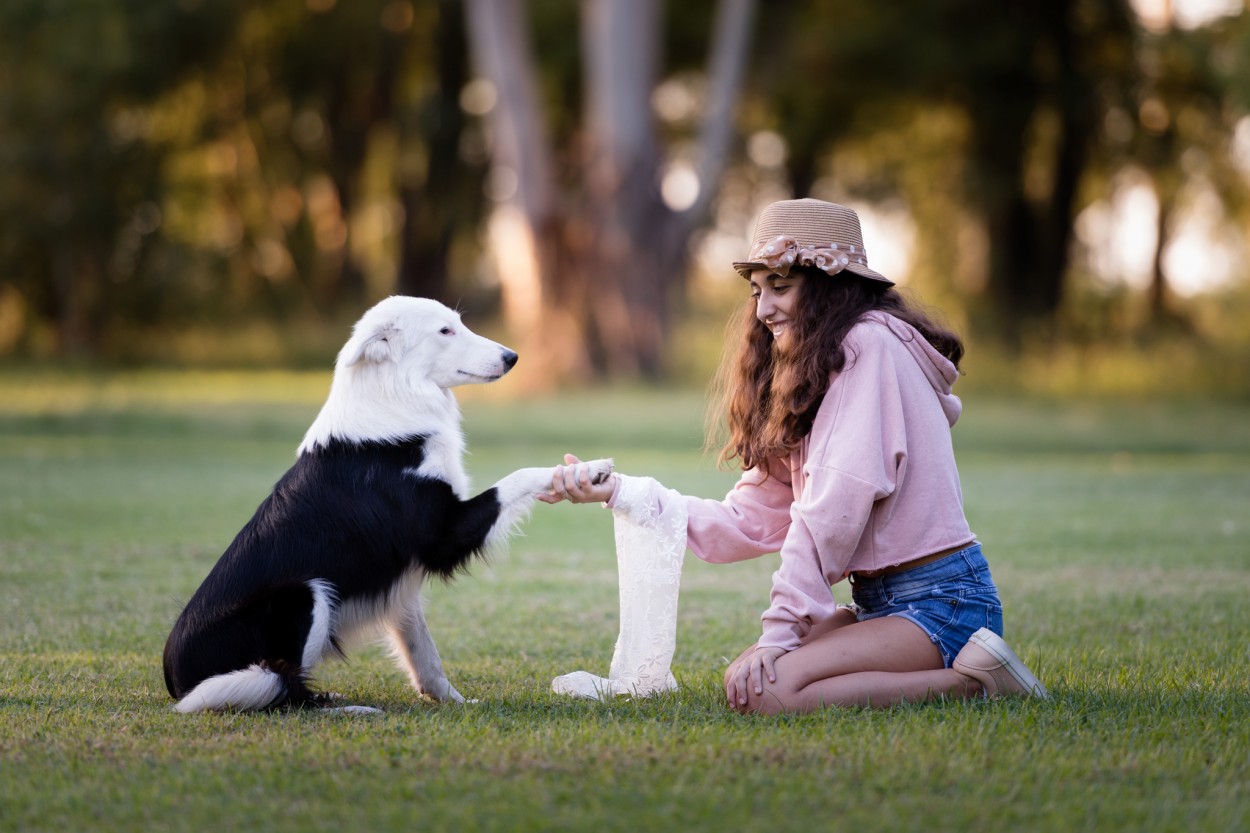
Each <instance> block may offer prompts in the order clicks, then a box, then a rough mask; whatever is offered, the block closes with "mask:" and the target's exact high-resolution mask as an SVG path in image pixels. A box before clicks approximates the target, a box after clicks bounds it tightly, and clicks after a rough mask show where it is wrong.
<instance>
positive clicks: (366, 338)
mask: <svg viewBox="0 0 1250 833" xmlns="http://www.w3.org/2000/svg"><path fill="white" fill-rule="evenodd" d="M398 337H399V330H397V329H396V328H395V327H393V326H390V325H387V326H384V327H381V328H379V329H377V330H374V331H373V332H371V333H357V334H356V335H354V336H353V337H352V340H351V341H350V342H348V345H347V350H346V353H347V355H346V356H345V357H344V358H345V361H344V362H343V366H344V367H351V366H352V365H354V364H358V363H360V362H362V361H363V362H371V363H373V364H381V363H382V362H387V361H392V360H393V359H394V358H395V356H396V354H397V353H398V351H399V345H398V343H397V339H398Z"/></svg>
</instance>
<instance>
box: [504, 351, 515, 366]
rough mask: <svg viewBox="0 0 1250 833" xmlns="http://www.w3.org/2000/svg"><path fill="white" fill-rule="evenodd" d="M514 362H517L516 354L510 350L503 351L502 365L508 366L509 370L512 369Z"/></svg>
mask: <svg viewBox="0 0 1250 833" xmlns="http://www.w3.org/2000/svg"><path fill="white" fill-rule="evenodd" d="M516 360H517V354H516V353H514V352H512V351H511V350H504V351H503V363H504V364H505V365H507V366H508V369H509V370H511V369H512V365H514V364H516Z"/></svg>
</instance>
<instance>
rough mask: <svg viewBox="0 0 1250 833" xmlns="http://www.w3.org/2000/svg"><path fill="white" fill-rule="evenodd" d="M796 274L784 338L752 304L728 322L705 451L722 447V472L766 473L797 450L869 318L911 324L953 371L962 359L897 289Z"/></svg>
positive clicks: (846, 275)
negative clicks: (875, 314)
mask: <svg viewBox="0 0 1250 833" xmlns="http://www.w3.org/2000/svg"><path fill="white" fill-rule="evenodd" d="M795 272H799V273H801V274H802V276H803V279H802V280H800V281H799V282H798V284H797V287H796V289H797V291H798V293H799V294H798V296H797V298H796V301H795V307H794V315H793V316H792V317H791V322H790V330H789V332H788V333H787V334H786V337H785V338H784V339H782V340H780V341H777V340H775V339H774V338H773V334H772V333H771V332H770V331H769V329H768V328H767V327H766V326H764V324H763V322H761V321H759V320H758V319H757V318H756V317H755V306H756V302H755V300H754V299H750V300H749V301H748V302H747V303H745V304H743V305H742V307H741V309H739V310H738V312H737V314H736V315H735V316H734V317H733V318H732V319H731V320H730V324H729V327H728V331H727V338H726V349H725V353H724V355H723V356H722V359H721V365H720V369H719V370H718V371H717V374H716V376H715V377H714V378H713V383H712V393H713V395H712V397H711V402H712V406H711V408H710V410H709V412H708V420H707V422H708V426H707V427H708V434H707V436H708V446H709V448H714V447H716V446H717V445H719V446H720V453H719V462H720V463H721V464H722V465H728V464H730V463H731V462H732V461H733V460H735V459H737V460H738V461H739V462H740V464H741V466H742V468H743V469H751V468H755V467H764V468H765V469H766V468H767V465H766V464H767V461H768V460H769V459H772V458H784V457H786V456H789V455H790V454H792V453H793V452H794V451H795V450H796V449H797V448H798V446H799V444H800V443H801V442H802V440H803V438H804V437H805V436H806V435H807V433H808V432H809V431H810V430H811V428H812V422H813V421H814V420H815V418H816V411H817V410H818V409H819V407H820V403H821V400H822V399H823V398H824V396H825V392H826V391H827V390H828V389H829V382H830V379H831V377H832V375H833V374H835V373H838V372H841V371H842V370H843V369H844V368H845V367H846V365H847V362H848V361H854V358H853V357H848V356H847V352H848V351H847V349H846V348H845V346H844V344H843V342H844V341H845V339H846V334H847V333H848V332H850V329H851V328H852V327H853V326H855V324H856V323H858V322H859V320H860V319H861V318H863V316H864V314H865V313H868V312H870V311H872V310H881V311H883V312H886V313H889V314H890V315H893V316H895V317H896V318H899V319H901V320H903V321H906V322H907V323H908V324H911V325H912V326H913V327H915V328H916V329H917V330H918V331H919V332H920V334H921V335H923V336H924V337H925V340H927V341H928V342H929V343H930V344H932V345H933V347H934V348H935V349H936V350H937V351H938V352H939V353H941V354H942V355H943V356H945V357H946V358H947V359H949V360H950V361H951V362H952V363H953V364H954V365H955V367H956V368H958V367H959V362H960V360H961V359H962V358H963V354H964V346H963V342H962V341H961V340H960V338H959V336H958V335H956V334H955V333H954V332H952V331H951V330H949V329H947V328H946V327H944V326H942V325H940V324H938V323H937V322H936V321H935V320H934V318H933V316H931V315H930V314H928V313H927V312H925V311H923V310H922V309H920V308H919V307H918V306H917V305H915V304H912V303H910V302H909V301H908V300H907V299H906V298H904V296H903V295H902V294H901V293H900V292H899V291H898V290H896V289H894V288H893V287H891V286H888V285H886V284H884V283H881V282H879V281H873V280H868V279H864V278H859V277H857V276H855V275H853V274H852V273H850V272H841V273H839V274H837V275H832V276H831V275H827V274H825V273H824V272H820V271H816V270H814V269H810V268H806V267H799V268H796V269H793V270H791V274H792V275H793V274H794V273H795ZM722 438H723V441H722Z"/></svg>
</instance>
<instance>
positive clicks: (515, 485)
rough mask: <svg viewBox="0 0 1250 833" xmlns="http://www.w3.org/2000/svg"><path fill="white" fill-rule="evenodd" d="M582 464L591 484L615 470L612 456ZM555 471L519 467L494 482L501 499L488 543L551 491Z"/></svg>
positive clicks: (496, 494) (601, 480)
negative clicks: (587, 469)
mask: <svg viewBox="0 0 1250 833" xmlns="http://www.w3.org/2000/svg"><path fill="white" fill-rule="evenodd" d="M582 465H584V466H587V467H588V468H589V469H590V481H591V482H592V483H596V484H597V483H602V482H603V481H604V480H606V479H607V478H608V475H610V474H611V473H612V461H611V460H609V459H604V460H590V461H587V462H585V463H582ZM554 473H555V470H554V469H551V468H538V467H536V468H527V469H517V470H516V471H514V472H512V474H509V475H507V476H505V477H503V478H501V479H500V480H499V481H498V482H497V483H495V485H494V486H493V487H492V488H494V490H495V497H496V499H497V500H498V501H499V517H498V518H497V519H496V520H495V523H494V525H493V526H492V528H491V530H490V532H489V533H488V534H487V538H486V544H487V546H491V545H493V544H495V543H498V542H499V540H500V539H502V538H504V537H506V536H507V535H508V534H509V532H511V530H512V527H513V525H515V524H516V523H517V522H518V521H520V520H521V519H523V518H524V517H525V515H526V513H528V512H529V511H530V509H531V508H532V507H533V505H534V501H535V500H537V499H538V496H539V495H543V494H547V493H548V492H550V491H551V478H552V477H553V475H554Z"/></svg>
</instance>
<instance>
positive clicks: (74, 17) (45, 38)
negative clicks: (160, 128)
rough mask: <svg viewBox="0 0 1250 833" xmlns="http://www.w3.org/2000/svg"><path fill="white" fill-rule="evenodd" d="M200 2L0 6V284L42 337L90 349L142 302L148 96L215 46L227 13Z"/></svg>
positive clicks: (153, 196) (17, 2) (153, 224)
mask: <svg viewBox="0 0 1250 833" xmlns="http://www.w3.org/2000/svg"><path fill="white" fill-rule="evenodd" d="M210 5H211V4H201V3H197V2H193V0H184V2H180V3H157V4H153V3H148V2H145V1H144V0H86V1H85V2H65V1H64V0H62V1H61V2H47V0H6V2H5V3H3V4H0V282H2V283H3V284H5V285H7V286H9V287H11V288H13V289H14V290H15V292H16V295H17V296H18V297H20V298H21V299H22V300H21V304H22V305H23V307H24V309H25V313H24V317H25V318H26V319H35V320H43V321H47V322H50V323H52V324H53V325H54V327H55V329H54V336H53V338H52V341H53V344H52V345H51V347H52V349H59V350H60V351H62V352H66V353H81V352H83V351H86V350H87V349H88V348H90V347H92V346H94V345H95V344H96V343H97V342H98V341H99V339H100V338H101V336H102V333H103V332H104V330H105V329H106V328H107V327H108V326H109V325H110V323H112V322H113V321H114V319H116V318H117V317H118V316H121V315H123V313H124V311H125V310H126V309H127V308H128V307H130V306H131V305H132V304H137V303H141V298H137V297H136V292H135V287H134V284H133V278H134V275H135V273H136V271H137V270H138V269H139V268H140V265H141V263H142V260H143V258H144V257H145V255H146V253H147V252H148V251H149V245H148V244H149V242H150V240H151V236H152V234H153V233H154V232H155V231H156V230H157V229H158V228H159V227H160V225H161V222H162V217H161V210H160V203H161V195H162V180H161V156H160V148H159V147H156V146H154V145H153V143H152V142H150V141H149V135H148V134H149V133H150V131H151V123H150V121H149V120H148V118H147V115H146V112H145V110H144V105H145V104H147V103H149V102H151V101H153V100H154V99H156V98H157V97H158V96H160V95H161V94H162V93H164V92H165V91H167V90H169V89H171V88H173V87H174V86H176V85H177V84H178V83H179V82H180V81H181V79H182V78H183V77H184V76H185V74H186V73H187V72H189V71H190V70H191V69H192V68H193V67H195V66H197V65H198V64H199V63H201V62H202V61H204V60H205V59H206V58H207V57H208V56H211V55H213V54H214V53H215V52H217V51H218V50H219V49H220V48H221V44H222V42H223V40H224V38H225V37H226V35H227V33H228V31H229V27H230V22H231V15H230V13H229V10H225V11H222V10H217V9H210ZM27 335H28V336H30V337H33V335H31V334H27Z"/></svg>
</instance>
